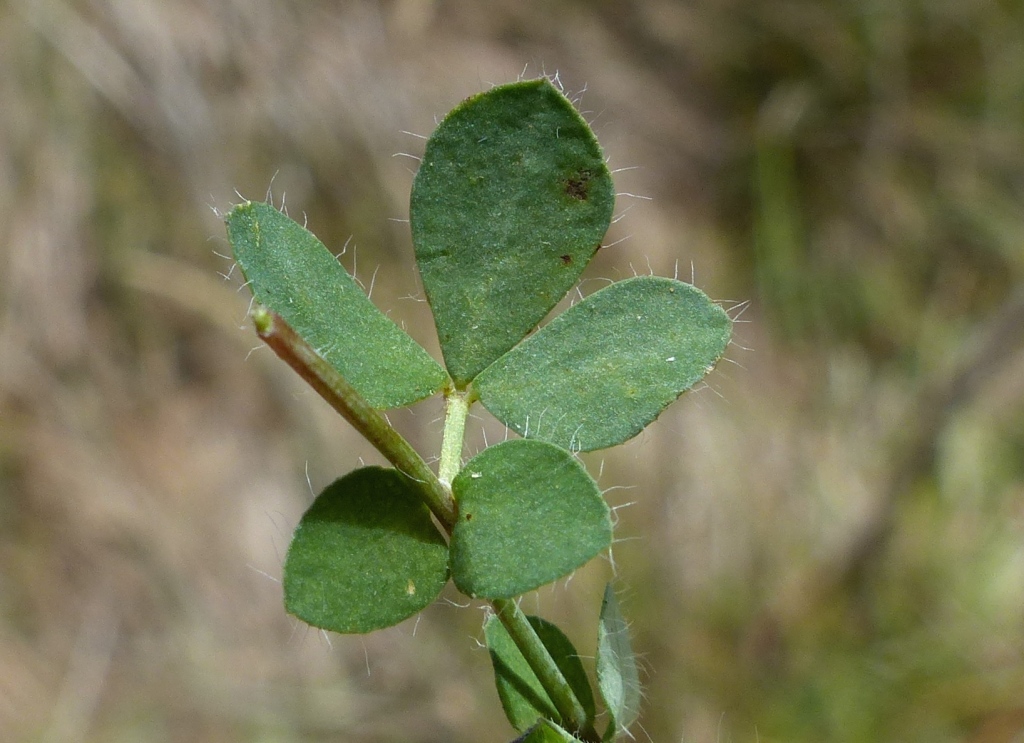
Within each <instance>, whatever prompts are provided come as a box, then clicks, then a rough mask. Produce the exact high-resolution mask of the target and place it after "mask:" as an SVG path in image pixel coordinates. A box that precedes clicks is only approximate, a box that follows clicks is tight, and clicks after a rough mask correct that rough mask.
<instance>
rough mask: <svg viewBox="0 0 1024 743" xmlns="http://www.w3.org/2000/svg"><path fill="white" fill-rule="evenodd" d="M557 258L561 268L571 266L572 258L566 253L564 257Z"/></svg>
mask: <svg viewBox="0 0 1024 743" xmlns="http://www.w3.org/2000/svg"><path fill="white" fill-rule="evenodd" d="M559 258H560V259H561V261H562V265H563V266H569V265H571V264H572V256H571V255H569V254H568V253H567V254H565V255H562V256H559Z"/></svg>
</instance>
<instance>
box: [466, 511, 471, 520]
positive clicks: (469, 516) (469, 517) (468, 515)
mask: <svg viewBox="0 0 1024 743" xmlns="http://www.w3.org/2000/svg"><path fill="white" fill-rule="evenodd" d="M472 520H473V514H471V513H467V514H466V521H472Z"/></svg>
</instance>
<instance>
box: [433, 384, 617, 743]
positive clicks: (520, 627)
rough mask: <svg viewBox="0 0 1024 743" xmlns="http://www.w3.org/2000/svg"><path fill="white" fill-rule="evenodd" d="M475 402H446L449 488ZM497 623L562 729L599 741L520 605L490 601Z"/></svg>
mask: <svg viewBox="0 0 1024 743" xmlns="http://www.w3.org/2000/svg"><path fill="white" fill-rule="evenodd" d="M473 401H474V398H473V394H472V393H471V392H469V393H464V392H458V391H453V392H451V393H449V395H448V396H447V399H446V411H445V419H444V438H443V439H442V443H441V463H440V465H439V466H438V472H439V477H440V480H441V482H442V483H444V484H445V485H450V484H451V482H452V480H454V479H455V476H456V475H457V474H458V473H459V470H460V469H462V443H463V440H464V439H465V434H466V417H467V416H468V415H469V406H470V405H472V404H473ZM491 605H492V606H493V607H494V611H495V612H496V614H497V616H498V619H499V620H500V621H501V623H502V624H503V625H505V629H506V630H507V631H508V634H509V636H510V637H511V638H512V641H513V642H514V643H515V644H516V647H517V648H519V652H520V653H522V655H523V658H524V659H525V660H526V662H527V663H528V664H529V666H530V668H531V669H532V670H533V672H534V674H535V675H536V676H537V680H538V681H540V683H541V686H543V687H544V689H545V691H547V693H548V696H549V697H550V698H551V701H552V702H553V703H554V705H555V709H556V710H558V714H559V715H560V716H561V718H562V724H563V726H564V727H566V728H568V729H570V730H573V731H575V732H576V733H578V734H579V735H580V736H582V738H583V739H584V740H594V741H596V740H600V736H598V735H597V732H596V731H595V730H594V726H593V724H592V723H591V722H590V721H588V720H587V713H586V710H584V709H583V705H582V704H580V701H579V699H578V698H577V697H576V693H575V692H574V691H573V690H572V687H571V686H569V682H568V681H566V679H565V675H564V674H563V673H562V671H561V669H559V668H558V665H557V664H556V663H555V661H554V658H552V657H551V653H549V652H548V649H547V648H546V647H544V643H543V642H542V641H541V639H540V637H539V636H538V635H537V632H536V631H535V630H534V629H533V625H531V624H530V622H529V620H527V618H526V615H525V614H523V612H522V610H521V609H520V608H519V605H518V604H517V603H516V602H515V601H512V600H510V599H494V600H493V601H491Z"/></svg>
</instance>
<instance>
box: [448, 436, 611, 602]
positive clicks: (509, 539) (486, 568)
mask: <svg viewBox="0 0 1024 743" xmlns="http://www.w3.org/2000/svg"><path fill="white" fill-rule="evenodd" d="M452 491H453V493H454V494H455V499H456V501H457V502H458V504H459V519H458V521H457V522H456V523H455V527H454V529H453V530H452V539H451V569H452V578H453V580H454V581H455V585H456V586H457V587H458V588H459V590H460V591H462V592H463V593H465V594H467V595H469V596H474V597H481V598H490V599H494V598H510V597H512V596H518V595H519V594H522V593H526V592H527V591H532V590H534V589H535V588H539V587H540V586H543V585H545V584H546V583H550V582H551V581H553V580H557V579H558V578H561V577H562V576H565V575H568V574H569V573H571V572H572V571H573V570H575V569H576V568H578V567H580V566H581V565H583V564H584V563H585V562H587V561H588V560H590V559H591V558H592V557H594V556H595V555H597V554H598V553H599V552H601V551H602V550H604V549H606V548H607V547H608V546H609V545H610V544H611V538H612V525H611V518H610V512H609V509H608V505H607V504H606V503H605V502H604V499H603V498H602V497H601V492H600V490H598V487H597V484H596V483H595V482H594V480H593V479H592V478H591V477H590V475H588V474H587V472H586V470H585V469H583V466H582V465H581V464H580V463H579V462H578V461H576V459H574V458H573V457H572V456H571V455H570V454H569V453H568V452H566V451H564V450H562V449H559V448H558V447H556V446H552V445H551V444H547V443H544V442H542V441H524V440H518V439H517V440H513V441H506V442H504V443H501V444H496V445H495V446H492V447H490V448H489V449H485V450H484V451H483V452H481V453H480V454H478V455H477V456H476V457H474V458H473V459H471V460H470V461H469V462H468V463H467V464H466V466H465V467H464V468H463V469H462V471H461V472H460V473H459V474H458V475H457V476H456V478H455V480H454V481H453V482H452Z"/></svg>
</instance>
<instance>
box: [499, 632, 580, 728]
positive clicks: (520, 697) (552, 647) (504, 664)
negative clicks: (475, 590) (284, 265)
mask: <svg viewBox="0 0 1024 743" xmlns="http://www.w3.org/2000/svg"><path fill="white" fill-rule="evenodd" d="M526 619H527V620H528V621H529V622H530V624H531V625H532V626H533V629H534V630H535V631H536V632H537V636H538V637H540V641H541V642H542V643H543V644H544V647H545V648H547V651H548V653H550V655H551V659H552V660H554V661H555V665H556V666H558V670H560V671H561V672H562V675H563V676H565V680H566V681H567V682H568V683H569V686H570V687H571V688H572V690H573V693H575V694H576V698H577V699H578V700H579V702H580V704H581V705H582V706H583V710H584V712H586V713H587V719H588V720H593V719H594V712H595V708H594V693H593V691H591V689H590V681H589V680H588V679H587V672H586V671H585V670H584V669H583V663H582V661H581V660H580V655H579V653H578V652H576V648H575V647H573V644H572V642H571V641H570V640H569V638H568V637H566V636H565V634H564V633H563V632H562V630H560V629H559V628H558V627H557V626H556V625H554V624H552V623H551V622H548V621H547V620H545V619H541V618H540V617H535V616H527V618H526ZM484 638H485V639H486V640H487V650H488V652H489V653H490V654H491V665H492V666H493V667H494V683H495V686H496V687H497V689H498V697H499V698H500V699H501V706H502V708H503V709H504V710H505V716H506V717H507V718H508V721H509V722H510V723H512V727H514V728H515V729H516V730H519V731H520V732H522V731H524V730H526V729H528V728H530V727H531V726H532V725H534V724H535V723H536V722H537V720H538V719H545V720H559V719H560V717H559V714H558V712H557V711H556V709H555V705H554V703H553V702H552V701H551V698H550V697H549V696H548V694H547V692H546V691H545V690H544V686H543V685H542V684H541V683H540V680H539V679H538V678H537V676H536V674H535V673H534V672H533V670H532V669H531V668H530V664H529V663H527V662H526V659H525V658H524V657H523V654H522V653H520V652H519V648H518V647H516V644H515V642H514V641H513V640H512V638H511V637H510V636H509V634H508V631H507V630H506V629H505V626H504V625H503V624H502V623H501V620H500V619H498V617H496V616H492V617H491V618H490V619H488V620H487V623H486V624H485V625H484Z"/></svg>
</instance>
